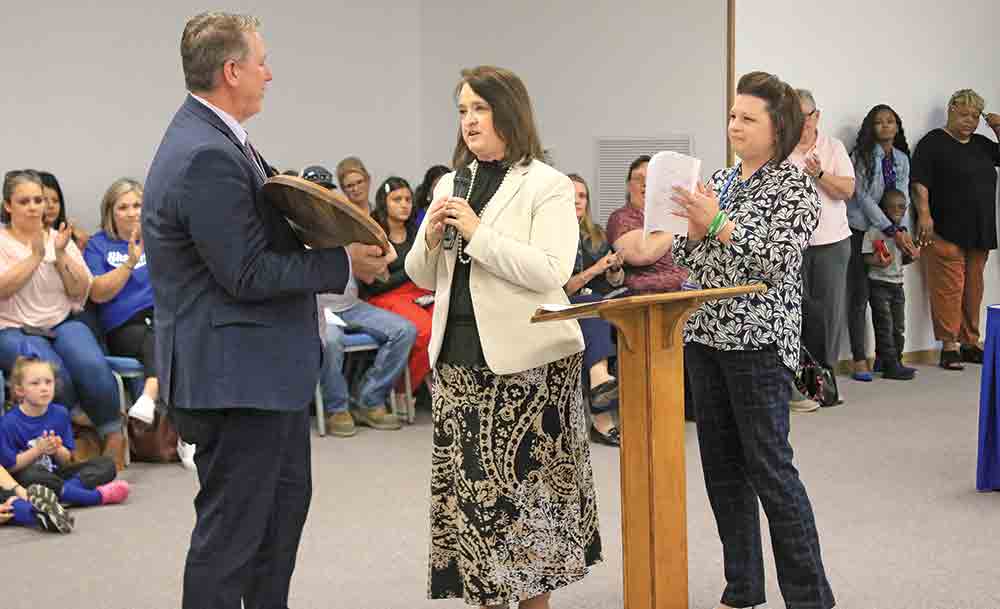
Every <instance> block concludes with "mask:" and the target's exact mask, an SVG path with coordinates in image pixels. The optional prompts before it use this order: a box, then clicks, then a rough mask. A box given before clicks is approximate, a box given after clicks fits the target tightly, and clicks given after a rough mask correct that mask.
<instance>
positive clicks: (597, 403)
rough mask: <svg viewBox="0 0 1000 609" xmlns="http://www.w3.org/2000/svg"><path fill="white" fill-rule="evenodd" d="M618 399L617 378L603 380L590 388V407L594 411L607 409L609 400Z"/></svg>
mask: <svg viewBox="0 0 1000 609" xmlns="http://www.w3.org/2000/svg"><path fill="white" fill-rule="evenodd" d="M617 399H618V379H611V380H610V381H605V382H603V383H601V384H600V385H598V386H597V387H594V388H593V389H591V390H590V408H591V409H592V410H596V411H603V410H607V409H608V408H609V407H610V406H611V402H613V401H614V400H617Z"/></svg>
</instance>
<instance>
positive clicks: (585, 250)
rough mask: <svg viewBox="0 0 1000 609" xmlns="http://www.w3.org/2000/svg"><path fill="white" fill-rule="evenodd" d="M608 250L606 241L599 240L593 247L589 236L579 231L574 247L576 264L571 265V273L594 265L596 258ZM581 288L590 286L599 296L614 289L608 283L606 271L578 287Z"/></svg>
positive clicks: (603, 255)
mask: <svg viewBox="0 0 1000 609" xmlns="http://www.w3.org/2000/svg"><path fill="white" fill-rule="evenodd" d="M610 252H611V246H610V245H608V242H607V241H601V242H600V243H599V244H598V245H597V246H596V247H595V246H594V244H593V243H592V242H591V240H590V237H589V236H587V235H584V234H582V233H581V234H580V245H579V246H577V248H576V264H575V265H574V266H573V274H574V275H579V274H580V273H582V272H584V271H586V270H587V269H589V268H590V267H592V266H594V265H595V264H596V263H597V261H598V260H600V259H601V258H604V257H605V256H607V255H608V254H609V253H610ZM583 288H590V291H591V292H594V293H595V294H600V295H601V296H604V295H605V294H608V293H610V292H612V291H614V289H615V287H614V286H613V285H611V284H610V283H608V278H607V274H606V273H599V274H598V275H597V276H596V277H594V278H593V279H591V280H590V281H588V282H587V284H586V285H584V286H583V287H581V288H580V289H581V290H582V289H583Z"/></svg>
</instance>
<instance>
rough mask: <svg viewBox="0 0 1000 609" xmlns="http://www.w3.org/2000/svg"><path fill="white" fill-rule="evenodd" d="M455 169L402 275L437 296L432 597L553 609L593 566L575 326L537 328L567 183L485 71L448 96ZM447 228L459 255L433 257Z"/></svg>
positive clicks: (502, 81) (562, 280)
mask: <svg viewBox="0 0 1000 609" xmlns="http://www.w3.org/2000/svg"><path fill="white" fill-rule="evenodd" d="M456 97H457V100H458V111H459V116H460V133H459V138H458V145H457V147H456V151H455V159H454V166H455V167H458V168H463V169H464V168H468V170H469V171H470V172H471V182H472V185H471V188H470V191H469V195H468V197H467V200H465V199H457V198H454V197H451V196H450V194H451V193H452V189H453V184H454V178H455V174H454V173H451V174H448V175H446V176H444V177H442V178H441V180H440V181H439V183H438V185H437V187H436V188H435V189H434V202H433V203H432V204H431V206H430V207H429V208H428V210H427V214H426V216H425V218H424V221H423V223H422V225H421V227H420V230H419V231H418V233H417V237H416V242H415V244H414V246H413V249H412V250H411V251H410V253H409V255H408V256H407V257H406V272H407V274H408V275H409V276H410V278H411V279H412V280H413V282H414V283H416V284H417V285H418V286H420V287H423V288H426V289H428V290H434V292H435V306H434V318H433V328H432V332H431V340H430V348H429V351H430V362H431V366H432V368H434V380H435V382H434V388H433V421H434V452H433V457H432V471H431V549H430V552H431V556H430V565H431V569H430V582H429V594H430V596H431V598H453V597H459V598H464V599H465V601H466V602H467V603H469V604H474V605H480V606H494V605H500V606H507V604H508V603H510V602H519V603H520V607H521V609H529V608H530V609H544V608H547V607H548V606H549V605H548V598H549V593H550V592H551V591H552V590H555V589H556V588H560V587H562V586H565V585H567V584H569V583H572V582H574V581H576V580H579V579H581V578H582V577H583V576H584V575H585V574H586V572H587V569H588V567H589V566H590V565H592V564H594V563H595V562H597V561H599V560H600V556H601V554H600V553H601V542H600V535H599V533H598V528H597V512H596V499H595V494H594V485H593V476H592V473H591V467H590V453H589V447H588V444H587V437H586V435H585V431H584V430H585V429H586V425H585V424H584V412H583V404H582V394H581V388H580V369H581V366H582V361H583V360H582V354H581V352H582V350H583V336H582V334H581V332H580V326H579V324H578V323H577V322H575V321H566V322H556V323H546V324H531V323H530V319H531V316H532V314H533V313H534V312H535V310H536V309H537V308H538V306H539V305H540V304H543V303H560V304H566V303H567V302H568V301H567V298H566V294H565V292H564V291H563V286H564V285H565V284H566V282H567V281H568V280H569V278H570V276H571V275H572V273H573V264H574V262H575V260H576V248H577V240H578V239H579V229H578V228H577V222H576V212H575V207H574V202H573V199H574V189H573V186H572V183H571V182H570V180H569V178H567V177H566V176H565V175H563V174H561V173H559V172H558V171H556V170H555V169H553V168H551V167H549V166H548V165H546V164H545V163H542V162H541V161H539V160H537V159H538V158H539V157H540V156H541V144H540V142H539V141H538V136H537V134H536V130H535V126H534V119H533V118H532V113H531V103H530V100H529V99H528V95H527V90H525V88H524V85H523V84H522V83H521V81H520V79H519V78H518V77H517V76H516V75H514V74H513V73H511V72H509V71H507V70H503V69H501V68H493V67H489V66H480V67H478V68H473V69H470V70H465V71H463V72H462V80H461V82H460V83H459V86H458V87H457V89H456ZM446 226H454V227H455V229H456V233H457V238H456V240H455V241H456V243H455V244H454V246H453V247H452V248H451V249H446V248H445V246H444V245H443V243H442V241H443V239H442V237H443V233H444V229H445V227H446Z"/></svg>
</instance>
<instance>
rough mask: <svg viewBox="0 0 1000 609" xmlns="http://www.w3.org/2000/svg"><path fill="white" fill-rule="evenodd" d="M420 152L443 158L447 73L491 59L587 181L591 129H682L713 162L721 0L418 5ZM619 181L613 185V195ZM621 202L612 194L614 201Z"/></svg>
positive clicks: (720, 86)
mask: <svg viewBox="0 0 1000 609" xmlns="http://www.w3.org/2000/svg"><path fill="white" fill-rule="evenodd" d="M421 31H422V36H423V41H422V44H423V55H422V65H421V81H422V83H423V89H422V91H421V99H422V105H423V108H422V114H421V117H420V124H421V140H422V141H421V155H422V158H423V160H424V162H425V163H431V162H443V163H445V164H448V163H449V161H450V159H451V154H452V151H453V150H454V147H455V140H456V137H457V112H456V110H455V101H454V98H453V97H452V95H453V92H454V87H455V83H456V82H457V81H458V78H459V71H460V70H461V69H462V68H463V67H468V66H473V65H477V64H493V65H499V66H503V67H506V68H509V69H511V70H513V71H514V72H515V73H517V74H518V76H520V77H521V78H522V80H524V82H525V85H526V86H527V88H528V92H529V93H530V95H531V98H532V103H533V105H534V108H535V115H536V116H535V118H536V121H537V122H538V127H539V130H540V132H541V138H542V143H543V145H544V146H545V147H546V148H550V149H552V150H553V153H554V160H555V163H556V165H557V166H558V167H559V169H560V170H562V171H564V172H567V173H569V172H576V173H580V174H581V175H583V176H584V178H586V179H587V181H588V182H590V184H591V186H593V185H594V182H595V178H596V158H595V142H594V138H595V137H597V136H650V135H673V134H679V133H687V134H691V135H693V137H694V152H695V154H697V155H698V156H700V157H701V158H702V159H703V160H704V162H705V166H706V167H710V168H713V169H714V168H717V167H721V166H723V164H724V162H725V145H726V141H725V116H726V98H725V86H726V71H725V58H726V52H725V31H726V29H725V2H724V0H711V1H705V2H698V3H695V2H663V1H662V0H636V1H633V2H629V3H626V4H620V3H610V2H591V3H579V2H568V1H566V0H559V1H555V2H537V1H528V0H511V1H508V2H505V3H503V4H501V5H497V4H491V3H464V4H463V5H462V7H461V10H458V9H457V8H456V5H454V4H453V3H448V2H425V3H424V4H423V7H422V10H421ZM624 192H625V185H624V183H623V184H622V196H623V197H624ZM623 202H624V201H623Z"/></svg>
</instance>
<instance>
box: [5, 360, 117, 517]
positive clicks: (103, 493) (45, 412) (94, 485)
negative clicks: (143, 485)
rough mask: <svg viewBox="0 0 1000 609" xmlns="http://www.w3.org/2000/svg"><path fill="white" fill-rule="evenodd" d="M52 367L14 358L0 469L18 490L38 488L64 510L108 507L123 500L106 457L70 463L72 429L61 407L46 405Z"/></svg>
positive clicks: (52, 378)
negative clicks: (10, 407)
mask: <svg viewBox="0 0 1000 609" xmlns="http://www.w3.org/2000/svg"><path fill="white" fill-rule="evenodd" d="M55 383H56V370H55V366H54V365H53V364H52V362H47V361H45V360H41V359H38V358H36V357H19V358H17V361H16V362H15V363H14V369H13V371H12V372H11V377H10V384H11V387H12V388H13V390H14V399H15V403H16V407H15V408H14V410H11V411H10V412H8V413H7V414H6V415H4V416H3V417H2V418H0V466H2V467H4V468H6V469H8V470H9V471H10V472H11V474H12V475H13V476H14V480H16V481H17V483H18V484H20V485H22V486H31V485H32V484H41V485H42V486H45V487H47V488H49V489H51V490H52V491H53V492H55V493H56V494H58V495H59V501H60V502H61V503H65V504H67V505H81V506H92V505H109V504H113V503H121V502H123V501H125V499H127V498H128V493H129V486H128V482H125V481H124V480H115V463H114V461H113V460H112V459H111V458H109V457H104V456H101V457H95V458H94V459H91V460H89V461H84V462H79V461H75V460H74V459H73V455H72V453H71V451H72V450H73V446H74V445H73V429H72V425H71V423H70V420H69V411H68V410H66V407H65V406H62V405H60V404H54V403H52V398H53V396H54V395H55Z"/></svg>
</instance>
